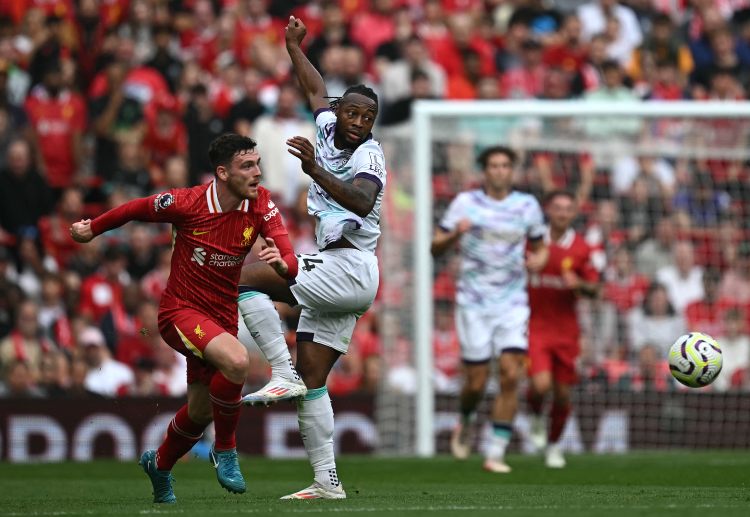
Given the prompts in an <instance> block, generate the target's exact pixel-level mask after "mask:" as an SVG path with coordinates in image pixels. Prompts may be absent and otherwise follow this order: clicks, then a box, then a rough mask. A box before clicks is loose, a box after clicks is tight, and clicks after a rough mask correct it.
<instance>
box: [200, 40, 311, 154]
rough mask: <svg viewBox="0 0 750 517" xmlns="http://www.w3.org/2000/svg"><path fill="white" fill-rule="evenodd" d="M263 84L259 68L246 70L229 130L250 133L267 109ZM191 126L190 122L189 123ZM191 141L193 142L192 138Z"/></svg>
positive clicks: (229, 119) (230, 119)
mask: <svg viewBox="0 0 750 517" xmlns="http://www.w3.org/2000/svg"><path fill="white" fill-rule="evenodd" d="M308 55H309V53H308ZM262 84H263V77H262V76H261V75H260V74H259V73H258V71H257V70H255V69H254V68H249V69H247V70H245V72H244V74H243V76H242V86H243V94H242V97H241V98H240V99H239V100H238V101H236V102H235V103H234V104H233V105H232V107H231V109H230V110H229V116H228V117H227V120H226V130H227V131H233V132H235V133H238V134H240V135H249V134H250V131H251V127H252V125H253V123H254V122H255V121H256V120H257V119H258V117H260V116H261V115H263V112H264V111H265V108H264V107H263V104H261V102H260V100H259V98H258V94H259V93H260V89H261V86H262ZM189 126H190V124H188V127H189ZM190 141H191V142H192V139H191V140H190ZM204 161H205V160H204ZM205 165H206V164H204V165H203V167H205Z"/></svg>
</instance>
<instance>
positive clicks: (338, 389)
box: [326, 348, 362, 395]
mask: <svg viewBox="0 0 750 517" xmlns="http://www.w3.org/2000/svg"><path fill="white" fill-rule="evenodd" d="M326 384H327V386H328V389H329V391H330V392H331V393H334V394H336V395H348V394H351V393H356V392H357V391H358V390H359V388H360V386H361V385H362V357H361V356H360V354H359V351H358V350H352V349H351V348H350V349H349V351H348V352H347V353H346V354H344V355H342V356H341V357H340V358H339V360H338V361H336V364H335V365H334V366H333V368H332V369H331V373H330V374H329V376H328V380H327V382H326Z"/></svg>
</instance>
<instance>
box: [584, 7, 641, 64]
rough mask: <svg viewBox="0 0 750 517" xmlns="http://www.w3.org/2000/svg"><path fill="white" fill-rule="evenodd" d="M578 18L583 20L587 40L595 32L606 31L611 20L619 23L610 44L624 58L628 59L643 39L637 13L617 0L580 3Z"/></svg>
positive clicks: (614, 51) (615, 52)
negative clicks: (614, 37)
mask: <svg viewBox="0 0 750 517" xmlns="http://www.w3.org/2000/svg"><path fill="white" fill-rule="evenodd" d="M578 18H579V19H580V20H581V25H582V29H583V31H582V32H583V39H584V40H585V41H589V40H590V39H591V38H592V37H593V36H594V35H595V34H600V33H602V32H605V31H606V30H607V25H608V23H610V22H611V21H614V22H615V23H617V24H618V26H619V27H618V30H617V35H616V39H615V40H614V41H612V42H611V44H610V45H611V48H612V49H613V53H614V54H616V55H618V56H622V58H623V59H627V58H628V57H629V56H630V55H631V54H632V53H633V51H634V50H635V49H636V48H637V47H638V46H639V45H640V44H641V42H642V41H643V34H642V33H641V28H640V25H639V24H638V19H637V18H636V16H635V13H634V12H633V10H632V9H631V8H630V7H627V6H625V5H622V4H621V3H620V2H618V1H617V0H593V1H591V2H589V3H586V4H583V5H580V6H579V7H578ZM610 55H611V54H610Z"/></svg>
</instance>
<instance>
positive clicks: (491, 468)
mask: <svg viewBox="0 0 750 517" xmlns="http://www.w3.org/2000/svg"><path fill="white" fill-rule="evenodd" d="M482 468H483V469H484V470H486V471H487V472H492V473H495V474H508V473H509V472H510V471H511V470H512V469H511V468H510V467H509V466H508V464H507V463H505V459H504V458H500V459H491V458H486V459H485V460H484V463H483V464H482Z"/></svg>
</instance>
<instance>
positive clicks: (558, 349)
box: [551, 336, 581, 385]
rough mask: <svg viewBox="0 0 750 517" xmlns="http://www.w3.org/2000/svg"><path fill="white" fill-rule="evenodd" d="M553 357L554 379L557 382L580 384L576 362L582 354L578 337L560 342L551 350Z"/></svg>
mask: <svg viewBox="0 0 750 517" xmlns="http://www.w3.org/2000/svg"><path fill="white" fill-rule="evenodd" d="M551 352H552V355H553V361H552V377H553V379H554V380H555V382H560V383H563V384H568V385H574V384H577V383H578V371H577V370H578V369H577V366H576V362H577V360H578V356H579V355H580V353H581V348H580V345H579V344H578V337H577V336H575V337H574V338H573V337H571V339H567V340H564V341H558V342H557V343H555V346H554V347H553V348H552V349H551Z"/></svg>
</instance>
